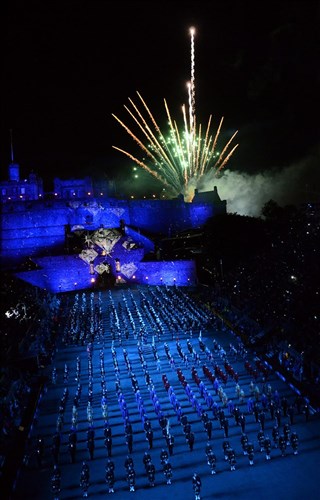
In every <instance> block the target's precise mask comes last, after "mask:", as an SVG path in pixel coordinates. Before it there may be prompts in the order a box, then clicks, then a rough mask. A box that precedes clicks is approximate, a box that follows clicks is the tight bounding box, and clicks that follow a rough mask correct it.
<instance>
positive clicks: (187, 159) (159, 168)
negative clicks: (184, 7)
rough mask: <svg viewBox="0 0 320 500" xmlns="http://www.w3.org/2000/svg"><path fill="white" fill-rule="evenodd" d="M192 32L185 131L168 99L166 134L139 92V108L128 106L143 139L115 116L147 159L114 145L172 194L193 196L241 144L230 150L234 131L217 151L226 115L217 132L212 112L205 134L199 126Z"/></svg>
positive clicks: (183, 113)
mask: <svg viewBox="0 0 320 500" xmlns="http://www.w3.org/2000/svg"><path fill="white" fill-rule="evenodd" d="M190 35H191V80H190V82H189V83H188V99H189V102H188V104H189V114H187V111H186V107H185V106H182V117H183V127H182V128H181V130H180V129H179V127H178V124H177V122H176V121H175V120H173V119H172V117H171V113H170V111H169V107H168V104H167V102H166V100H165V99H164V107H165V111H166V115H167V119H168V125H169V132H168V133H167V135H164V134H163V133H162V131H161V129H160V127H159V125H158V123H157V121H156V119H155V118H154V116H153V114H152V112H151V111H150V109H149V107H148V106H147V104H146V102H145V101H144V99H143V98H142V96H141V95H140V93H139V92H137V96H138V98H139V100H140V102H139V107H138V105H137V104H135V103H134V102H133V100H132V99H130V98H129V103H130V105H131V108H130V107H128V106H124V108H125V110H126V111H127V112H128V114H129V115H130V117H131V118H132V120H133V121H134V123H135V125H137V127H138V129H140V132H141V134H142V135H141V137H142V139H141V138H139V137H138V136H137V135H136V133H134V132H132V130H131V128H129V127H128V126H127V125H125V123H124V122H123V121H122V120H120V119H119V118H118V117H117V116H116V115H114V114H112V116H113V117H114V118H115V119H116V120H117V122H118V123H119V124H120V125H121V126H122V127H123V128H124V129H125V130H126V132H127V133H128V134H129V135H130V136H131V137H132V139H133V140H134V141H135V142H136V144H137V145H138V146H139V147H140V149H141V150H142V151H143V152H144V153H145V155H146V158H143V160H141V159H139V158H136V157H135V156H134V155H132V154H131V153H129V152H127V151H125V150H123V149H121V148H118V147H116V146H112V147H113V148H114V149H116V150H117V151H120V152H121V153H123V154H124V155H126V156H127V157H128V158H130V159H131V160H133V161H134V162H135V163H136V164H137V165H139V166H140V167H141V168H142V169H144V170H145V171H146V172H148V173H149V174H150V175H152V176H153V177H155V178H156V179H157V180H158V181H159V182H160V183H162V184H163V185H164V186H165V187H166V191H167V194H168V195H169V196H178V195H179V194H181V193H182V194H183V195H185V196H187V197H190V192H189V191H190V189H189V188H190V185H192V186H193V188H194V187H196V186H197V184H198V181H199V180H200V178H201V177H202V176H203V175H205V174H207V173H209V171H213V172H214V173H215V174H218V173H219V172H220V171H221V169H223V168H224V166H225V165H226V163H227V162H228V160H229V159H230V157H231V156H232V154H233V153H234V151H235V149H236V148H237V147H238V144H236V145H235V146H233V147H232V149H231V150H230V151H229V146H230V144H231V142H232V141H233V139H234V137H235V136H236V134H237V132H235V133H234V134H233V136H232V137H231V139H230V140H229V141H228V143H227V144H226V145H225V146H224V147H223V148H222V152H221V153H219V152H218V151H217V144H218V139H219V135H220V130H221V126H222V122H223V117H222V118H221V120H220V123H219V126H218V128H217V130H216V132H215V134H212V133H211V121H212V115H210V117H209V120H208V123H207V126H206V128H205V133H204V134H203V133H202V126H201V124H199V125H197V120H196V105H195V55H194V35H195V29H194V28H191V29H190Z"/></svg>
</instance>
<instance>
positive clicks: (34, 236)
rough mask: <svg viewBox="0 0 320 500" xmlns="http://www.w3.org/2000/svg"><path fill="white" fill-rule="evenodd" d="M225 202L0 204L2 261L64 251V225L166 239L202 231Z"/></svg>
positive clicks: (40, 202) (45, 202)
mask: <svg viewBox="0 0 320 500" xmlns="http://www.w3.org/2000/svg"><path fill="white" fill-rule="evenodd" d="M223 209H224V211H225V204H223V203H222V204H219V205H218V206H216V205H213V204H210V203H207V204H199V203H184V201H183V200H181V199H177V200H144V201H138V200H115V199H98V200H91V199H84V200H48V201H45V200H36V201H31V202H23V201H22V202H14V203H5V204H3V205H2V206H1V221H0V223H1V257H7V256H14V257H24V256H39V255H44V254H46V253H47V254H50V253H51V252H52V251H53V250H55V252H58V251H59V250H60V251H61V252H63V251H64V245H65V227H66V225H70V228H73V227H81V228H84V229H88V230H94V229H97V228H99V227H101V226H103V227H105V228H119V227H120V221H121V220H124V222H125V224H126V226H133V228H139V229H141V231H142V232H143V231H144V230H145V231H147V232H148V233H151V234H155V233H161V234H162V235H164V236H167V235H173V234H174V233H175V232H176V231H181V230H184V229H189V228H195V227H199V226H201V225H202V224H204V223H205V222H206V220H207V219H208V218H210V217H212V216H213V215H215V214H216V213H219V212H221V211H223Z"/></svg>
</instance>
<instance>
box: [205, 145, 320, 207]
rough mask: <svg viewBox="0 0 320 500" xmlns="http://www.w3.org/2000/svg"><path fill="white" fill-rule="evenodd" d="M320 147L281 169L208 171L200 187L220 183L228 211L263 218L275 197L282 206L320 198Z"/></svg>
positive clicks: (220, 190)
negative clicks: (211, 172)
mask: <svg viewBox="0 0 320 500" xmlns="http://www.w3.org/2000/svg"><path fill="white" fill-rule="evenodd" d="M319 153H320V148H319V149H318V151H317V152H315V153H314V154H311V155H310V156H309V157H306V158H305V159H303V160H301V161H299V162H297V163H295V164H292V165H290V166H288V167H285V168H282V169H279V168H274V169H269V170H268V171H264V172H260V173H256V174H249V173H242V172H239V171H233V170H229V169H225V170H224V171H223V172H222V175H220V176H219V177H215V176H214V175H213V174H207V175H206V176H204V177H203V178H202V179H201V182H200V183H199V184H198V190H199V192H201V191H210V190H212V189H213V187H214V186H217V188H218V193H219V196H220V198H221V199H222V200H227V212H229V213H237V214H239V215H248V216H251V217H259V216H260V215H261V210H262V208H263V205H264V204H265V203H266V202H268V201H269V200H271V199H272V200H274V201H275V202H276V203H278V205H280V206H285V205H299V204H301V203H306V202H315V201H319V198H320V175H319V174H320V154H319Z"/></svg>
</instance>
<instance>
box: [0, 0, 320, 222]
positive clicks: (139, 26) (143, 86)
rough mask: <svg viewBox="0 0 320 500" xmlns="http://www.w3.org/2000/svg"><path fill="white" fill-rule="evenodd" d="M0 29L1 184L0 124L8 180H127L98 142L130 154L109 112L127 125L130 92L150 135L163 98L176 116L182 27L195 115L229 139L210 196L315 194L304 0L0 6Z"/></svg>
mask: <svg viewBox="0 0 320 500" xmlns="http://www.w3.org/2000/svg"><path fill="white" fill-rule="evenodd" d="M5 21H6V23H5V25H6V26H5V27H6V31H5V43H4V47H5V53H4V65H3V69H4V71H3V77H4V82H5V91H3V92H2V113H1V115H2V119H1V158H0V161H1V179H2V180H4V179H6V178H7V166H8V163H9V162H10V133H9V130H10V129H12V130H13V144H14V155H15V161H17V162H18V163H19V164H20V167H21V175H22V176H23V175H28V174H29V173H30V171H31V170H33V171H34V172H35V173H37V174H38V175H39V176H40V177H42V178H43V179H44V181H45V187H47V188H48V189H51V185H50V182H49V181H50V179H52V178H53V177H54V176H57V177H61V178H70V177H81V176H83V175H101V176H106V177H108V178H112V177H114V176H116V177H117V178H118V179H120V178H122V179H125V178H127V179H128V180H130V175H131V170H132V165H133V163H132V162H131V161H130V160H129V159H127V158H126V157H125V156H123V155H122V154H121V153H120V152H117V151H115V150H114V149H112V145H115V146H118V147H120V148H123V149H126V150H128V151H130V152H132V153H135V154H138V152H139V149H137V148H136V146H135V144H134V142H133V141H132V139H131V138H130V137H129V136H128V135H127V133H126V132H125V130H124V129H123V128H122V127H121V126H120V125H119V124H118V123H117V122H116V120H115V119H114V118H113V117H112V113H114V114H115V115H117V116H118V117H119V118H121V119H123V121H124V122H125V123H127V124H128V125H129V124H130V126H131V127H132V128H133V126H132V123H131V122H130V120H129V118H128V114H127V112H126V111H125V109H124V107H123V105H127V104H128V97H130V98H132V99H133V100H136V91H139V92H140V93H141V94H142V96H143V98H144V99H145V100H146V102H147V104H148V106H149V107H150V109H151V111H152V113H153V115H154V116H155V117H156V119H157V121H158V122H159V124H160V125H161V126H162V128H164V129H165V128H166V123H167V118H166V114H165V109H164V105H163V99H164V98H165V99H166V100H167V102H168V105H169V108H170V111H171V113H172V115H173V116H174V117H175V118H176V119H177V121H179V120H180V117H181V116H182V115H181V105H182V104H188V93H187V90H186V82H187V81H189V80H190V66H191V63H190V35H189V28H190V27H191V26H194V27H195V28H196V36H195V82H196V115H197V120H198V122H201V123H204V124H206V123H207V120H208V117H209V115H210V114H212V115H213V123H214V124H216V125H218V122H219V121H220V118H221V116H224V124H223V134H224V135H225V137H226V138H228V137H230V135H231V134H232V133H233V132H234V131H235V130H239V133H238V136H237V142H239V147H238V149H237V151H236V152H235V154H234V155H233V157H232V158H231V160H230V161H229V162H228V164H227V172H226V174H227V175H226V178H225V180H224V181H223V179H222V182H224V186H225V188H227V187H228V189H226V192H225V193H222V194H223V195H225V196H228V198H230V197H231V195H230V190H232V192H233V194H234V196H233V198H236V194H235V192H236V191H239V189H240V190H241V192H242V194H243V195H245V191H246V189H247V187H248V186H249V185H250V186H251V187H250V189H251V190H253V191H255V192H256V194H257V192H260V193H261V192H262V191H263V192H264V191H267V193H266V196H267V197H268V196H269V191H268V189H269V187H270V186H271V185H273V186H274V185H275V183H276V184H277V185H278V186H279V185H281V186H282V187H281V192H277V193H274V196H272V194H273V193H272V192H271V194H270V196H271V197H273V198H277V196H278V198H279V200H277V201H280V198H281V196H284V194H285V196H284V198H286V196H287V199H284V200H283V201H287V202H290V201H295V199H297V200H298V201H301V200H302V201H303V199H304V197H305V196H306V193H307V192H308V196H313V198H317V199H319V192H320V182H319V178H320V175H319V170H320V168H319V156H320V155H319V90H320V89H319V87H320V85H319V84H320V71H319V55H320V54H319V52H320V51H319V47H320V44H319V33H320V30H319V28H320V26H319V25H320V22H319V21H320V4H319V2H318V1H310V0H309V1H307V2H305V1H293V0H292V1H291V0H289V1H279V2H274V1H269V2H264V3H262V2H231V1H212V2H198V1H195V2H151V1H148V2H138V1H131V2H123V1H121V0H118V1H115V2H108V1H96V0H92V1H70V0H65V1H59V0H58V1H57V0H55V1H48V0H47V1H45V2H37V1H36V2H17V1H11V2H9V3H8V6H7V12H6V16H5ZM230 179H231V180H230ZM261 179H262V180H261ZM274 179H275V180H274ZM246 180H247V182H246ZM261 182H262V184H260V183H261ZM228 183H229V184H228ZM263 183H264V184H263ZM266 183H269V185H268V186H267V185H266ZM209 184H210V183H209V182H208V183H207V185H209ZM244 186H246V187H244ZM205 187H206V186H205ZM267 188H268V189H267ZM219 189H220V190H221V189H222V191H223V184H221V187H219ZM302 191H303V194H302ZM299 193H300V195H301V197H302V198H301V200H300V198H299V196H300V195H299ZM234 207H235V208H234V209H235V210H237V211H239V212H241V208H240V205H238V206H237V205H236V204H235V205H234ZM245 211H246V209H244V212H245ZM247 212H248V210H247ZM249 212H250V210H249ZM252 212H254V210H253V211H252Z"/></svg>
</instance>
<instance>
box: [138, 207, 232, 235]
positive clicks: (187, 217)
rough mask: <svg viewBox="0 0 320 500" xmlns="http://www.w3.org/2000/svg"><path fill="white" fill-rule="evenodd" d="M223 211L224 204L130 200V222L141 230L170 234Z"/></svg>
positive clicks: (192, 226) (194, 226)
mask: <svg viewBox="0 0 320 500" xmlns="http://www.w3.org/2000/svg"><path fill="white" fill-rule="evenodd" d="M220 211H225V204H223V203H222V204H221V206H219V207H217V206H215V205H213V204H211V203H207V204H198V203H184V202H183V201H181V200H166V201H162V200H144V201H138V200H130V202H129V213H130V221H131V222H130V223H131V225H133V226H136V227H140V228H141V229H142V230H143V229H144V230H146V231H150V232H154V233H162V234H164V235H165V236H171V235H173V234H174V233H175V232H177V231H183V230H184V229H189V228H196V227H199V226H201V225H203V224H204V223H205V222H206V221H207V220H208V218H210V217H212V216H213V215H215V214H216V213H219V212H220Z"/></svg>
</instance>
